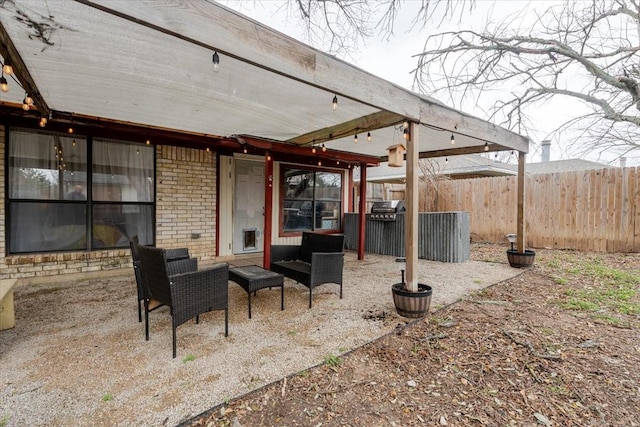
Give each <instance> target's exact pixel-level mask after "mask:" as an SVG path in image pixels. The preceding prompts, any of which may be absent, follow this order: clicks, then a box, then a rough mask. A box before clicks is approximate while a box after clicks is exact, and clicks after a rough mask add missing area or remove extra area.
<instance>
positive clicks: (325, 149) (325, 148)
mask: <svg viewBox="0 0 640 427" xmlns="http://www.w3.org/2000/svg"><path fill="white" fill-rule="evenodd" d="M322 151H323V152H324V151H327V147H325V146H324V144H322Z"/></svg>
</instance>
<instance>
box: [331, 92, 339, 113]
mask: <svg viewBox="0 0 640 427" xmlns="http://www.w3.org/2000/svg"><path fill="white" fill-rule="evenodd" d="M332 104H333V109H334V110H335V109H336V108H338V95H333V103H332Z"/></svg>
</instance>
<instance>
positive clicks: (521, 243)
mask: <svg viewBox="0 0 640 427" xmlns="http://www.w3.org/2000/svg"><path fill="white" fill-rule="evenodd" d="M525 157H526V154H525V153H522V152H521V153H520V155H519V156H518V219H517V230H516V233H517V234H518V237H517V238H516V243H517V245H518V252H519V253H521V254H523V253H524V251H525V242H526V238H525V237H526V236H525V232H526V230H525V224H524V209H525V205H524V200H525V198H524V192H525V188H524V179H525V176H524V164H525Z"/></svg>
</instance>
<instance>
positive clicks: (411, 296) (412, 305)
mask: <svg viewBox="0 0 640 427" xmlns="http://www.w3.org/2000/svg"><path fill="white" fill-rule="evenodd" d="M391 292H392V293H393V303H394V304H395V306H396V311H397V312H398V314H399V315H400V316H403V317H408V318H411V319H417V318H420V317H424V316H426V315H427V313H429V306H430V305H431V294H432V292H433V290H432V289H431V286H429V285H424V284H422V283H418V292H411V291H408V290H407V288H406V287H405V284H404V283H395V284H393V285H392V286H391Z"/></svg>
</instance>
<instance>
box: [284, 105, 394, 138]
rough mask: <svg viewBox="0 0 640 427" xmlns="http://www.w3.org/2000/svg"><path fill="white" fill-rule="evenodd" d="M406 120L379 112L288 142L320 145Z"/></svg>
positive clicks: (392, 114)
mask: <svg viewBox="0 0 640 427" xmlns="http://www.w3.org/2000/svg"><path fill="white" fill-rule="evenodd" d="M404 120H405V118H404V117H403V116H400V115H398V114H396V113H390V112H388V111H379V112H377V113H373V114H369V115H368V116H363V117H359V118H357V119H353V120H350V121H348V122H345V123H339V124H337V125H335V126H331V127H327V128H324V129H318V130H316V131H313V132H309V133H307V134H304V135H300V136H297V137H295V138H291V139H289V140H288V141H287V142H291V143H294V144H299V145H313V144H319V143H323V142H327V141H331V140H333V139H339V138H343V137H345V136H350V135H354V134H358V133H363V132H369V131H372V130H376V129H382V128H386V127H389V126H394V125H397V124H399V123H401V122H403V121H404Z"/></svg>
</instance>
